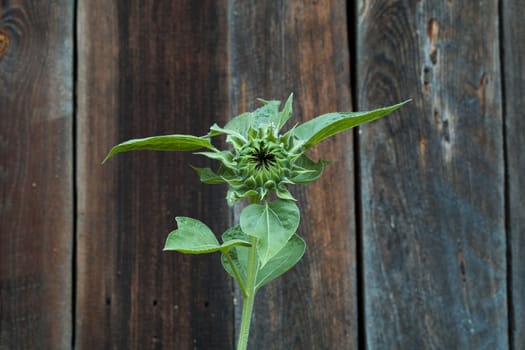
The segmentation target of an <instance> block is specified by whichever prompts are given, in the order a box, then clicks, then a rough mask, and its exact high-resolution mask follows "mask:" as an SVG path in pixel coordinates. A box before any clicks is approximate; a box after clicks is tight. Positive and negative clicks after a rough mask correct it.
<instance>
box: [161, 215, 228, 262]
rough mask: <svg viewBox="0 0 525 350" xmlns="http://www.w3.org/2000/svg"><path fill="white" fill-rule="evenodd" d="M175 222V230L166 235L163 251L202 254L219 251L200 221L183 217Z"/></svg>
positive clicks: (208, 229) (213, 239)
mask: <svg viewBox="0 0 525 350" xmlns="http://www.w3.org/2000/svg"><path fill="white" fill-rule="evenodd" d="M175 220H177V229H176V230H175V231H173V232H171V233H170V234H169V235H168V239H167V240H166V245H165V246H164V250H176V251H178V252H181V253H186V254H204V253H213V252H216V251H218V250H219V249H220V246H221V245H220V244H219V241H217V238H215V235H214V234H213V232H212V231H211V230H210V228H209V227H208V226H206V224H204V223H203V222H202V221H199V220H197V219H192V218H188V217H184V216H179V217H177V218H175Z"/></svg>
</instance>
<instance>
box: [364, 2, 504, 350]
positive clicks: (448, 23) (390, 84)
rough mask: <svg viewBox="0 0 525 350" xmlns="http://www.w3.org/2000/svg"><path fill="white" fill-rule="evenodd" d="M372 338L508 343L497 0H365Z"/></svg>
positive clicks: (372, 344) (425, 344)
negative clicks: (381, 112)
mask: <svg viewBox="0 0 525 350" xmlns="http://www.w3.org/2000/svg"><path fill="white" fill-rule="evenodd" d="M358 13H359V24H358V52H357V60H358V69H357V71H358V74H359V76H358V96H359V98H358V99H359V101H358V106H359V109H370V108H375V107H379V106H381V105H387V104H391V103H394V102H398V101H401V100H404V99H406V98H412V99H413V101H412V102H411V103H410V104H409V105H407V106H406V107H403V108H402V110H400V111H399V112H397V113H396V114H395V115H393V116H390V117H388V118H387V119H386V120H383V121H381V122H379V123H374V124H372V125H370V126H364V127H362V129H361V131H362V134H361V136H360V140H359V143H360V163H361V169H360V172H361V176H360V178H361V184H360V186H361V191H362V198H361V202H362V213H363V217H362V222H363V247H362V249H363V256H364V261H363V264H364V290H365V293H364V297H365V305H364V306H365V327H366V328H365V332H366V341H367V346H368V348H370V349H384V348H389V349H506V348H507V347H508V337H507V331H508V322H507V307H506V305H507V298H506V297H507V288H506V272H507V271H506V242H505V224H504V222H505V220H504V219H505V212H504V186H503V184H504V174H503V139H502V113H501V107H502V101H501V94H500V71H499V67H500V62H499V42H498V41H499V33H498V17H497V16H498V6H497V2H496V1H489V0H485V1H479V2H469V3H468V4H467V3H466V2H440V1H426V2H421V1H360V2H359V5H358Z"/></svg>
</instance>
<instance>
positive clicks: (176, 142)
mask: <svg viewBox="0 0 525 350" xmlns="http://www.w3.org/2000/svg"><path fill="white" fill-rule="evenodd" d="M202 148H208V149H214V147H213V146H212V144H211V143H210V139H209V138H208V137H207V136H201V137H198V136H193V135H164V136H153V137H146V138H143V139H133V140H128V141H125V142H122V143H120V144H118V145H116V146H114V147H113V148H112V149H111V151H109V153H108V155H107V156H106V158H104V160H103V161H102V163H104V162H105V161H107V160H108V159H109V158H111V157H112V156H114V155H115V154H117V153H122V152H127V151H138V150H150V151H195V150H198V149H202Z"/></svg>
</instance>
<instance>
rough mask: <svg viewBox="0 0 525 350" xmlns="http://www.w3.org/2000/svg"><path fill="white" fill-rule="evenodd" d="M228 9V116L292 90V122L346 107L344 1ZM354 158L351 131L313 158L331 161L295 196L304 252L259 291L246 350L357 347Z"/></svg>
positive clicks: (241, 5) (321, 148)
mask: <svg viewBox="0 0 525 350" xmlns="http://www.w3.org/2000/svg"><path fill="white" fill-rule="evenodd" d="M231 11H232V13H231V20H230V21H231V24H232V27H231V42H230V45H231V46H230V47H231V52H230V57H231V74H232V94H231V95H232V101H231V104H232V112H233V114H239V113H241V112H243V111H246V110H252V109H254V108H255V107H257V106H258V104H257V102H256V101H255V99H256V98H257V97H262V98H265V99H279V100H281V101H283V100H285V99H286V98H287V97H288V94H289V93H290V92H294V93H295V100H294V116H293V119H292V120H291V122H290V124H291V125H293V124H294V123H298V122H301V121H305V120H307V119H310V118H313V117H315V116H317V115H319V114H322V113H326V112H331V111H336V110H350V109H351V103H350V86H349V85H350V74H349V54H348V40H347V23H346V8H345V2H344V1H328V0H325V1H313V2H305V1H296V0H293V1H286V2H284V1H281V2H278V3H275V2H265V1H233V2H232V7H231ZM352 153H353V152H352V137H351V135H350V134H349V133H347V134H346V135H344V136H338V137H337V138H335V139H333V140H330V141H326V142H325V143H323V144H322V145H319V146H318V147H317V148H316V149H315V150H314V151H313V153H312V155H313V157H314V158H318V157H321V156H323V157H325V158H329V159H333V160H336V162H335V163H334V164H331V165H330V166H329V167H328V168H327V170H326V172H325V174H324V175H323V177H322V180H320V181H319V182H316V183H315V184H310V185H308V186H305V187H298V188H296V189H295V195H296V198H297V199H298V205H299V206H300V208H302V212H301V221H302V222H301V226H300V229H299V234H300V235H301V236H303V237H305V239H306V241H307V244H308V248H307V252H306V254H305V257H304V258H303V260H302V261H301V262H300V263H299V264H298V265H297V266H296V267H294V269H293V270H291V271H290V272H288V273H287V274H286V275H285V276H283V277H282V278H280V279H278V280H277V281H275V282H272V283H271V284H270V285H268V286H267V287H265V288H263V289H262V290H261V291H260V292H259V293H258V295H257V298H256V301H255V303H256V310H255V312H254V319H253V324H252V331H251V334H250V342H249V347H250V348H253V349H328V348H329V349H351V348H356V346H357V306H356V269H355V226H354V219H355V214H354V206H353V200H354V195H353V171H352V168H353V157H352ZM240 307H241V303H240V302H239V303H238V312H239V310H240Z"/></svg>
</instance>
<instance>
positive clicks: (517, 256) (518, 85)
mask: <svg viewBox="0 0 525 350" xmlns="http://www.w3.org/2000/svg"><path fill="white" fill-rule="evenodd" d="M524 6H525V1H523V0H518V1H503V2H502V9H503V12H502V18H501V23H502V24H503V43H502V45H503V73H502V74H503V81H504V88H505V111H506V113H505V130H506V154H507V155H506V158H507V179H508V182H507V183H508V188H507V190H508V203H507V204H508V206H507V210H508V218H509V223H508V224H509V225H508V229H509V233H508V237H509V241H508V242H509V244H510V263H511V269H510V273H511V284H510V285H509V288H511V290H510V295H511V297H512V299H511V308H510V310H509V311H510V326H511V339H512V341H513V342H512V343H513V344H512V345H513V347H512V349H515V350H518V349H520V348H522V347H523V344H525V264H524V263H523V259H522V257H523V256H524V255H525V200H524V198H525V178H524V177H523V174H524V173H525V155H524V152H523V150H524V149H525V134H524V133H523V130H525V100H524V99H523V91H525V70H524V69H523V66H524V65H525V44H524V42H523V38H524V37H525V29H524V28H523V25H522V18H520V16H519V14H520V9H523V7H524Z"/></svg>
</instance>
